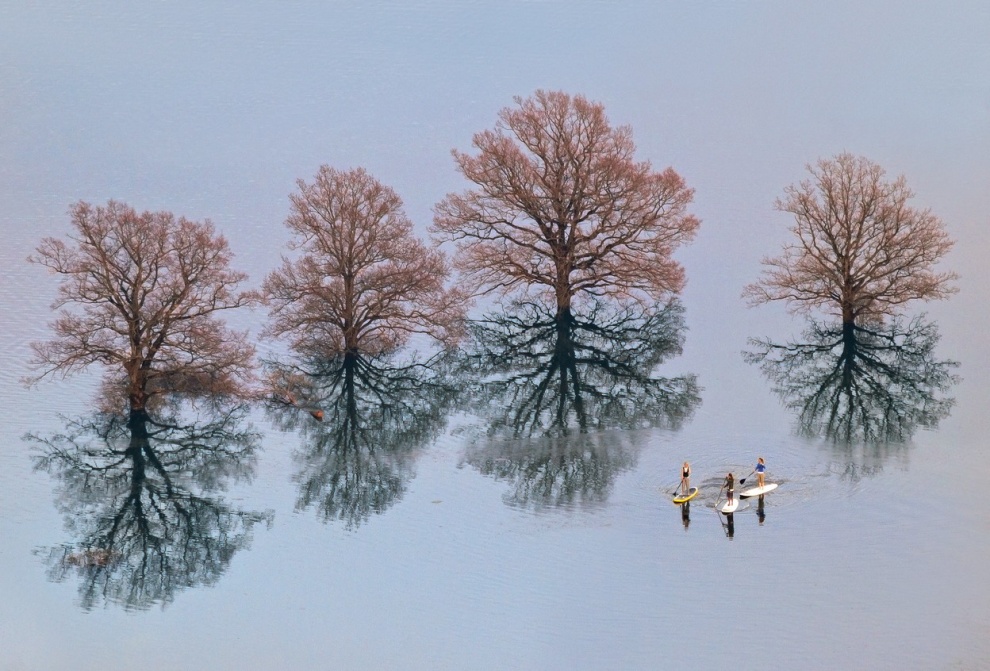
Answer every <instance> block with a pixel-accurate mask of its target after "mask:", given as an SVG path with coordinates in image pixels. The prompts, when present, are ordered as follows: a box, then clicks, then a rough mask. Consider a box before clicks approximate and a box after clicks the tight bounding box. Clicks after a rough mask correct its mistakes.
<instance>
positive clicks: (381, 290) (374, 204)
mask: <svg viewBox="0 0 990 671" xmlns="http://www.w3.org/2000/svg"><path fill="white" fill-rule="evenodd" d="M297 184H298V187H299V191H298V193H295V194H293V195H292V196H291V199H292V212H291V214H290V215H289V217H288V218H287V219H286V222H285V225H286V226H287V227H288V228H289V230H291V231H292V233H293V234H294V238H293V240H292V241H291V243H290V245H289V246H290V249H293V250H299V251H301V255H300V256H298V258H295V259H288V258H285V259H283V262H282V266H281V268H279V269H277V270H275V271H274V272H272V273H271V274H270V275H269V276H268V277H267V278H266V279H265V282H264V294H265V299H266V301H267V303H268V305H269V307H270V316H271V321H270V323H269V325H268V327H267V329H266V331H265V333H266V334H267V335H269V336H272V337H284V338H286V339H287V340H288V341H289V344H290V347H291V348H292V349H293V350H294V351H295V352H296V353H298V354H302V355H305V356H315V357H319V358H327V359H332V358H334V357H336V356H338V355H340V354H343V353H345V352H350V353H352V354H357V353H362V354H365V355H378V354H383V353H389V352H392V351H394V350H395V349H397V348H398V347H400V346H401V345H403V344H404V343H405V342H406V341H407V340H408V338H409V337H410V336H411V335H412V334H414V333H425V334H428V335H430V336H433V337H435V338H437V339H439V340H441V341H444V342H451V341H455V340H456V339H457V338H458V337H459V336H460V329H461V328H462V323H461V322H462V318H463V312H464V307H465V297H464V295H463V294H462V293H461V292H458V291H454V290H448V289H446V288H445V286H444V282H445V280H446V279H447V277H448V275H449V274H450V270H449V268H448V265H447V262H446V259H445V257H444V255H443V253H442V252H441V251H440V250H437V249H428V248H426V247H425V246H424V245H423V243H422V242H420V241H419V240H418V239H417V238H416V237H415V236H414V235H413V232H412V222H411V221H410V220H409V218H408V217H406V215H405V213H404V212H403V209H402V201H401V199H400V198H399V196H398V195H397V194H396V193H395V192H394V191H393V190H392V189H391V188H389V187H387V186H385V185H384V184H382V183H381V182H379V181H378V180H376V179H375V178H374V177H372V176H371V175H369V174H368V173H367V172H366V171H365V170H364V169H362V168H357V169H355V170H349V171H341V170H336V169H334V168H331V167H329V166H326V165H324V166H322V167H321V168H320V169H319V171H318V172H317V174H316V177H315V179H314V181H313V182H312V183H310V184H307V183H306V182H304V181H303V180H299V181H298V182H297Z"/></svg>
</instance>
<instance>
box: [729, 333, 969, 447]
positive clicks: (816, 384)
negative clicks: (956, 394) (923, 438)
mask: <svg viewBox="0 0 990 671" xmlns="http://www.w3.org/2000/svg"><path fill="white" fill-rule="evenodd" d="M804 340H805V341H806V342H804V343H788V344H785V345H780V344H775V343H772V342H770V341H769V340H765V339H764V340H758V339H754V340H751V341H750V344H751V345H752V346H753V347H754V350H753V351H750V352H746V353H744V356H745V358H746V360H747V361H748V362H750V363H755V364H759V365H760V368H761V370H762V371H763V373H764V375H766V376H767V378H768V379H769V380H770V381H771V382H772V383H773V385H774V387H773V389H774V392H775V393H777V395H779V396H780V397H781V399H782V400H783V402H784V404H785V405H786V406H787V407H788V408H792V409H795V410H798V411H799V413H800V414H799V424H800V427H801V430H802V432H803V433H806V434H808V435H823V436H826V437H828V438H830V439H831V440H833V441H835V442H837V443H846V444H850V443H854V442H866V443H881V442H901V441H905V440H908V439H909V438H910V437H911V435H913V433H914V431H915V430H916V429H917V428H918V427H919V426H921V427H928V428H933V427H935V426H937V425H938V423H939V422H940V421H941V420H942V419H943V418H945V417H947V416H948V414H949V411H950V410H951V408H952V405H953V403H954V400H953V399H951V398H944V397H940V395H941V394H942V393H943V392H945V391H946V390H948V389H949V388H950V387H951V386H952V385H953V384H954V383H955V382H956V379H957V378H956V377H955V376H954V375H953V374H952V373H951V372H950V371H951V369H952V368H955V367H956V366H958V364H957V363H956V362H954V361H936V360H935V358H934V349H935V345H936V344H937V343H938V340H939V335H938V329H937V326H936V325H935V323H934V322H926V321H924V319H923V318H922V317H916V318H914V319H913V320H911V322H910V323H909V324H908V325H907V327H906V328H905V327H904V326H903V324H902V322H901V320H899V319H895V320H893V321H892V322H891V323H890V324H889V325H887V326H879V325H878V326H872V327H870V328H865V327H860V326H855V325H853V324H845V325H837V326H834V327H829V326H826V325H824V324H817V323H816V324H812V325H811V326H810V327H809V328H808V330H807V331H806V332H805V333H804Z"/></svg>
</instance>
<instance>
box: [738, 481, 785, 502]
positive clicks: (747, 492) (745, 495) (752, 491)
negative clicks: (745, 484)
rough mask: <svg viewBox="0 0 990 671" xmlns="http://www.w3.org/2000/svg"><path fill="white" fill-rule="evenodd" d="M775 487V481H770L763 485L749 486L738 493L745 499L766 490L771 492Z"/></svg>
mask: <svg viewBox="0 0 990 671" xmlns="http://www.w3.org/2000/svg"><path fill="white" fill-rule="evenodd" d="M775 489H777V483H776V482H771V483H769V484H766V485H763V486H762V487H751V488H750V489H744V490H743V491H742V492H740V493H739V496H740V497H741V498H744V499H747V498H749V497H750V496H761V495H763V494H766V493H767V492H772V491H773V490H775Z"/></svg>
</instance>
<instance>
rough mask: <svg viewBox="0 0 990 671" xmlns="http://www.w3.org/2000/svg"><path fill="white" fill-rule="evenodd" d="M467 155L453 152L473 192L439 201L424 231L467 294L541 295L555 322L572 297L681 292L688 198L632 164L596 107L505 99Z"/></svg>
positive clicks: (628, 145) (689, 226) (580, 100)
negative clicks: (450, 255) (508, 103)
mask: <svg viewBox="0 0 990 671" xmlns="http://www.w3.org/2000/svg"><path fill="white" fill-rule="evenodd" d="M515 102H516V107H514V108H513V107H509V108H505V109H503V110H502V111H501V112H500V114H499V121H498V123H497V124H496V126H495V129H494V130H486V131H483V132H480V133H478V134H476V135H475V136H474V140H473V144H474V147H475V149H476V150H477V154H476V155H469V154H466V153H462V152H459V151H456V150H454V151H453V155H454V159H455V161H456V162H457V166H458V168H459V170H460V172H461V173H462V174H463V175H464V177H465V178H467V180H468V181H469V182H471V183H472V185H473V188H471V189H469V190H467V191H465V192H463V193H460V194H453V193H452V194H449V195H447V197H446V198H445V199H444V200H443V201H441V202H440V203H439V204H438V205H437V206H436V208H435V211H434V232H435V233H436V234H437V235H438V236H439V237H440V238H441V239H444V240H451V241H454V242H456V244H457V252H458V253H457V256H456V257H455V261H454V264H455V267H456V268H457V269H459V270H460V271H462V272H463V273H464V274H465V284H467V285H469V286H471V287H472V288H473V289H474V291H475V292H476V293H488V292H492V291H501V292H504V293H509V292H514V291H521V292H528V291H531V290H534V289H535V290H536V291H540V290H542V291H543V292H544V293H546V294H549V296H550V298H551V300H552V301H553V304H554V305H555V307H556V311H557V313H558V315H562V314H564V313H568V312H570V310H571V303H572V301H573V299H574V298H575V297H576V296H580V295H590V296H594V297H606V296H607V297H613V298H618V299H629V298H632V299H639V300H645V301H647V302H657V301H661V300H665V299H667V298H669V297H671V296H672V295H674V294H676V293H678V292H679V291H680V290H681V288H682V287H683V285H684V269H683V268H682V267H681V266H680V264H678V263H677V262H676V261H674V260H673V258H672V253H673V252H674V250H675V249H676V248H677V247H678V246H679V245H681V244H683V243H685V242H687V241H689V240H691V239H692V237H693V236H694V234H695V231H696V230H697V228H698V225H699V220H698V219H697V218H695V217H694V216H693V215H691V214H689V213H688V212H687V206H688V205H689V204H690V202H691V200H692V198H693V195H694V191H693V190H692V189H689V188H688V187H687V186H686V185H685V183H684V180H683V179H682V178H681V177H680V175H678V174H677V173H676V172H674V170H673V169H671V168H667V169H666V170H663V171H661V172H657V171H655V170H653V168H652V167H651V165H650V163H649V162H647V161H636V160H635V159H634V157H633V154H634V151H635V146H634V144H633V140H632V130H631V129H630V128H629V127H628V126H618V127H613V126H612V125H611V124H610V123H609V120H608V118H607V117H606V115H605V108H604V106H603V105H602V104H600V103H596V102H591V101H589V100H587V99H585V98H584V97H582V96H570V95H568V94H566V93H563V92H553V91H551V92H547V91H537V92H536V93H535V94H534V95H533V96H532V97H531V98H526V99H522V98H519V97H517V98H515Z"/></svg>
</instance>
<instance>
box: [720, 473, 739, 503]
mask: <svg viewBox="0 0 990 671" xmlns="http://www.w3.org/2000/svg"><path fill="white" fill-rule="evenodd" d="M735 484H736V479H735V478H733V477H732V473H729V474H728V475H727V476H725V484H724V485H722V486H723V487H725V495H726V497H727V498H728V499H729V503H732V500H733V499H734V498H735V491H736V490H735Z"/></svg>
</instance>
